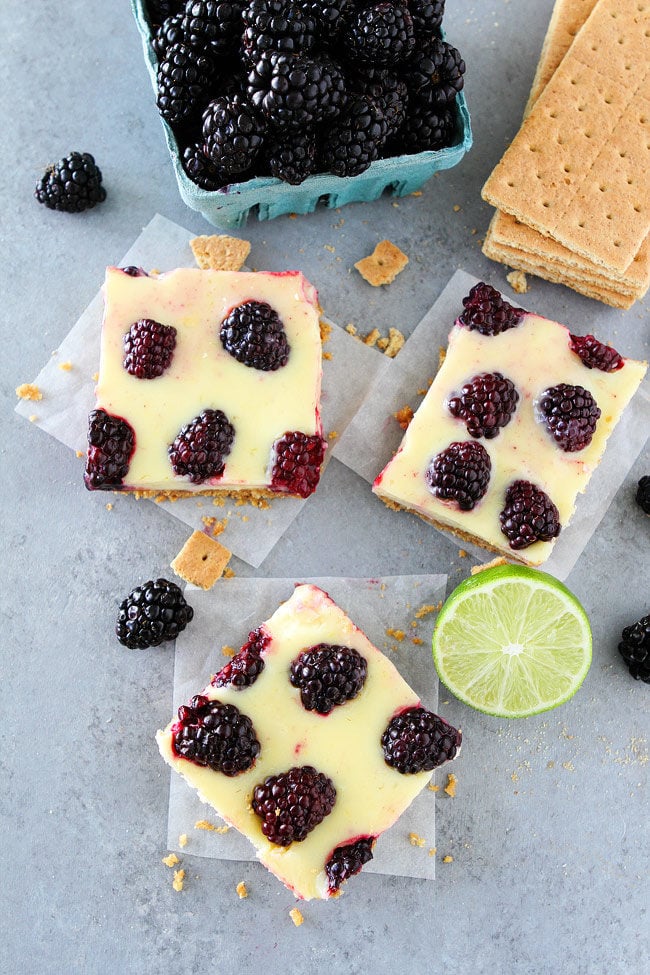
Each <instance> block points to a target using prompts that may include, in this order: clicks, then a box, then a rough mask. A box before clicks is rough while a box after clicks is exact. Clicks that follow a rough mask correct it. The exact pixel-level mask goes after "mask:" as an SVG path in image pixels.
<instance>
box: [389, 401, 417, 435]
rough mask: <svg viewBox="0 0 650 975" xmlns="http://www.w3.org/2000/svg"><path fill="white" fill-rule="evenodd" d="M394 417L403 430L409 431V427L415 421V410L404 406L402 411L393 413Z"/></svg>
mask: <svg viewBox="0 0 650 975" xmlns="http://www.w3.org/2000/svg"><path fill="white" fill-rule="evenodd" d="M393 416H394V417H395V419H396V420H397V422H398V423H399V425H400V427H401V428H402V430H408V425H409V423H410V422H411V420H412V419H413V410H412V409H411V407H410V406H403V407H402V408H401V410H398V411H397V413H393Z"/></svg>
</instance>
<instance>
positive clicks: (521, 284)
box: [506, 271, 528, 295]
mask: <svg viewBox="0 0 650 975" xmlns="http://www.w3.org/2000/svg"><path fill="white" fill-rule="evenodd" d="M506 281H507V282H508V284H509V285H510V287H511V288H512V290H513V291H514V292H515V294H518V295H525V294H526V292H527V291H528V278H527V277H526V275H525V274H524V272H523V271H511V272H510V274H506Z"/></svg>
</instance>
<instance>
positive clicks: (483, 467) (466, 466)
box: [424, 441, 492, 511]
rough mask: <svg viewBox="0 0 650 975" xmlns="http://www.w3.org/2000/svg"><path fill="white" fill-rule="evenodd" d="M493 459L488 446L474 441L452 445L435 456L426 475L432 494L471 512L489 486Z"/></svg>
mask: <svg viewBox="0 0 650 975" xmlns="http://www.w3.org/2000/svg"><path fill="white" fill-rule="evenodd" d="M491 469H492V462H491V461H490V455H489V454H488V452H487V450H486V449H485V447H483V446H482V445H481V444H479V443H476V442H475V441H463V442H460V441H457V442H455V443H451V444H449V446H448V447H447V448H446V449H445V450H442V451H441V452H440V453H439V454H436V456H435V457H434V458H433V460H432V461H431V463H430V464H429V466H428V467H427V469H426V471H425V474H424V477H425V480H426V482H427V484H428V486H429V489H430V491H431V493H432V494H434V495H435V496H436V497H437V498H440V500H441V501H453V502H454V503H455V504H457V505H458V507H459V508H460V510H461V511H471V510H472V509H473V508H474V507H475V506H476V504H477V503H478V502H479V501H480V500H481V498H482V497H483V495H484V494H485V492H486V491H487V489H488V484H489V482H490V472H491Z"/></svg>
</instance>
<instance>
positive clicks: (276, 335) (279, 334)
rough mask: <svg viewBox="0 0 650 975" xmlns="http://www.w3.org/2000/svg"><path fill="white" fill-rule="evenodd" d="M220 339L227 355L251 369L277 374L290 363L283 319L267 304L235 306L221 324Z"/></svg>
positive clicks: (249, 303) (259, 302)
mask: <svg viewBox="0 0 650 975" xmlns="http://www.w3.org/2000/svg"><path fill="white" fill-rule="evenodd" d="M219 337H220V339H221V344H222V345H223V347H224V349H225V350H226V352H228V353H229V354H230V355H231V356H232V357H233V358H234V359H236V360H237V361H238V362H241V363H242V365H244V366H249V367H250V368H251V369H259V370H260V371H263V372H274V371H275V370H276V369H280V368H281V367H282V366H286V364H287V362H288V361H289V353H290V351H291V349H290V346H289V342H288V340H287V336H286V332H285V330H284V325H283V324H282V320H281V319H280V316H279V315H278V313H277V312H276V311H275V309H274V308H271V306H270V305H269V304H267V303H266V302H264V301H245V302H244V303H243V304H241V305H236V306H235V308H233V309H232V311H230V313H229V314H228V315H227V317H226V318H224V320H223V321H222V323H221V328H220V330H219Z"/></svg>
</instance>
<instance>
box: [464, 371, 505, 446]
mask: <svg viewBox="0 0 650 975" xmlns="http://www.w3.org/2000/svg"><path fill="white" fill-rule="evenodd" d="M518 401H519V393H518V392H517V390H516V389H515V385H514V383H513V382H512V381H511V380H510V379H507V378H506V377H505V376H502V375H501V373H500V372H484V373H481V375H479V376H474V378H473V379H470V381H469V382H467V383H465V385H464V386H463V388H462V389H461V391H460V393H459V394H458V395H454V396H452V397H451V398H450V399H449V400H448V401H447V409H448V410H449V412H450V413H451V415H452V416H455V417H457V418H458V419H459V420H463V421H464V423H465V426H466V427H467V432H468V433H469V435H470V436H471V437H477V438H478V437H485V439H486V440H493V439H494V437H496V436H497V435H498V433H499V431H500V430H501V429H503V427H505V426H507V425H508V423H510V420H511V419H512V417H513V416H514V413H515V410H516V409H517V402H518Z"/></svg>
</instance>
